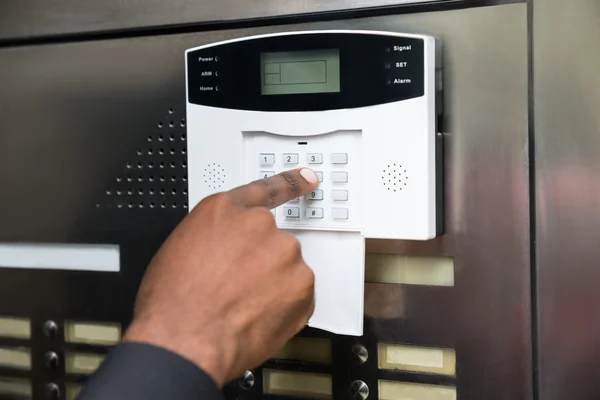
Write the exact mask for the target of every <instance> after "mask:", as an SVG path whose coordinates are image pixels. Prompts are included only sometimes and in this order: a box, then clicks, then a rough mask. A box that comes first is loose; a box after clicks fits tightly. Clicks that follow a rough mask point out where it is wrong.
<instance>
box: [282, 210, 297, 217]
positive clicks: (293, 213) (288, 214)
mask: <svg viewBox="0 0 600 400" xmlns="http://www.w3.org/2000/svg"><path fill="white" fill-rule="evenodd" d="M283 215H284V216H285V217H286V218H300V208H299V207H283Z"/></svg>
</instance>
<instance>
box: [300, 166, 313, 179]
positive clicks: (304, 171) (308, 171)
mask: <svg viewBox="0 0 600 400" xmlns="http://www.w3.org/2000/svg"><path fill="white" fill-rule="evenodd" d="M300 175H302V177H303V178H304V179H306V180H307V181H308V183H317V174H315V173H314V172H313V170H311V169H308V168H303V169H302V170H300Z"/></svg>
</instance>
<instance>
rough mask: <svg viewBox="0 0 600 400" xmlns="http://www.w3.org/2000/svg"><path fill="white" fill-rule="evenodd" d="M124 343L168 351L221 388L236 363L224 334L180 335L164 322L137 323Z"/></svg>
mask: <svg viewBox="0 0 600 400" xmlns="http://www.w3.org/2000/svg"><path fill="white" fill-rule="evenodd" d="M208 331H210V330H208ZM123 341H124V342H139V343H148V344H151V345H154V346H158V347H161V348H164V349H166V350H169V351H171V352H173V353H175V354H177V355H179V356H180V357H182V358H185V359H186V360H188V361H190V362H191V363H193V364H195V365H196V366H197V367H198V368H200V369H201V370H203V371H204V372H205V373H206V374H207V375H208V376H210V377H211V378H212V380H213V381H214V382H215V384H216V385H217V386H218V387H219V388H222V387H223V385H224V384H225V383H227V380H228V379H229V375H230V371H231V370H232V367H233V363H234V359H235V352H234V351H232V350H233V346H228V345H226V343H227V340H226V338H225V337H223V335H222V334H221V335H211V334H210V333H209V332H201V333H197V332H192V333H186V332H179V331H178V330H177V329H173V328H172V327H169V326H168V325H167V324H165V323H164V322H163V321H159V322H152V321H150V320H146V321H140V320H134V321H133V322H132V323H131V325H130V326H129V328H128V329H127V332H126V333H125V336H124V337H123Z"/></svg>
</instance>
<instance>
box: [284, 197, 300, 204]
mask: <svg viewBox="0 0 600 400" xmlns="http://www.w3.org/2000/svg"><path fill="white" fill-rule="evenodd" d="M299 202H300V199H299V198H298V197H296V198H295V199H291V200H290V201H288V202H287V203H293V204H298V203H299ZM287 203H286V204H287Z"/></svg>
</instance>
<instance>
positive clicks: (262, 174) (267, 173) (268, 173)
mask: <svg viewBox="0 0 600 400" xmlns="http://www.w3.org/2000/svg"><path fill="white" fill-rule="evenodd" d="M273 175H275V171H260V178H259V179H267V178H269V177H271V176H273Z"/></svg>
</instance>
